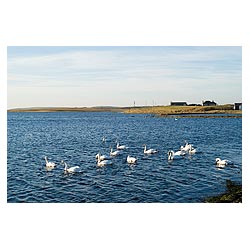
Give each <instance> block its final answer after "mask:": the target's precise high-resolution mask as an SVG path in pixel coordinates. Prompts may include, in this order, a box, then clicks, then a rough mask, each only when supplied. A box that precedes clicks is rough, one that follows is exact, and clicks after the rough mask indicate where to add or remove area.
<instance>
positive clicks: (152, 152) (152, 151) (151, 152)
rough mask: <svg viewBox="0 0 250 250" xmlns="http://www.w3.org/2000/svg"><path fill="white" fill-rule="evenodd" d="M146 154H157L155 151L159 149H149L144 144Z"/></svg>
mask: <svg viewBox="0 0 250 250" xmlns="http://www.w3.org/2000/svg"><path fill="white" fill-rule="evenodd" d="M143 152H144V154H155V153H157V152H158V151H157V150H156V149H152V148H151V149H148V150H147V146H146V145H145V144H144V151H143Z"/></svg>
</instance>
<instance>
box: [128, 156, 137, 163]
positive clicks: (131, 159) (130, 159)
mask: <svg viewBox="0 0 250 250" xmlns="http://www.w3.org/2000/svg"><path fill="white" fill-rule="evenodd" d="M136 162H137V159H136V158H135V157H130V156H129V155H128V157H127V163H131V164H133V163H136Z"/></svg>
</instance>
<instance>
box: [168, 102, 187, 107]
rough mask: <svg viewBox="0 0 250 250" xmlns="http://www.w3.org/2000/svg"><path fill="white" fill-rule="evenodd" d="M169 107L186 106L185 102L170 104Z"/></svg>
mask: <svg viewBox="0 0 250 250" xmlns="http://www.w3.org/2000/svg"><path fill="white" fill-rule="evenodd" d="M170 105H171V106H187V103H186V102H171V103H170Z"/></svg>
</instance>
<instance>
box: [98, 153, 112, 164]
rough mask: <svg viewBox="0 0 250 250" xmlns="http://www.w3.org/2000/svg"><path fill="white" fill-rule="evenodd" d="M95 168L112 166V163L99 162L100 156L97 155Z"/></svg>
mask: <svg viewBox="0 0 250 250" xmlns="http://www.w3.org/2000/svg"><path fill="white" fill-rule="evenodd" d="M97 160H98V161H97V166H98V167H103V166H106V165H112V164H113V162H112V161H110V160H104V161H101V159H100V156H99V155H98V158H97Z"/></svg>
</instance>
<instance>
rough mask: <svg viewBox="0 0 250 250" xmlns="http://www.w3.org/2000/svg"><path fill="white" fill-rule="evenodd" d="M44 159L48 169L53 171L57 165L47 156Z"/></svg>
mask: <svg viewBox="0 0 250 250" xmlns="http://www.w3.org/2000/svg"><path fill="white" fill-rule="evenodd" d="M44 159H45V163H46V168H47V169H53V168H54V167H55V166H56V164H55V163H54V162H50V161H48V158H47V156H45V157H44Z"/></svg>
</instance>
